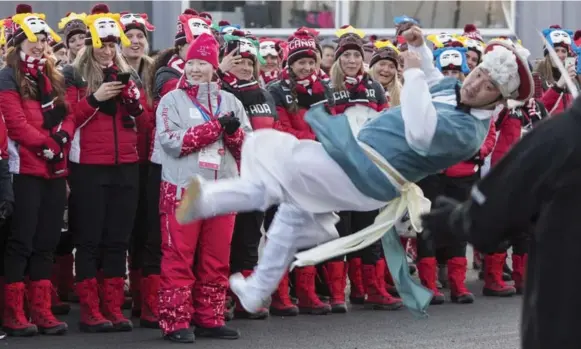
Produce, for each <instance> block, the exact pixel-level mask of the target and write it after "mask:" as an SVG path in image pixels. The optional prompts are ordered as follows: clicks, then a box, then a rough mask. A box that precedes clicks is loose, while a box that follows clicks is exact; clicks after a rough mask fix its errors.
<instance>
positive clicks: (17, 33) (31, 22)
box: [12, 4, 61, 46]
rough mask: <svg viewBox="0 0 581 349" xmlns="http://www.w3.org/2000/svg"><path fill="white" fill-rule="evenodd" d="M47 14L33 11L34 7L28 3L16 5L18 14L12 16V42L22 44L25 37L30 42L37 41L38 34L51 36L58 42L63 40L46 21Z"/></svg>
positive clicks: (15, 44) (16, 44)
mask: <svg viewBox="0 0 581 349" xmlns="http://www.w3.org/2000/svg"><path fill="white" fill-rule="evenodd" d="M45 18H46V16H45V15H44V14H43V13H32V7H31V6H30V5H26V4H20V5H18V6H17V7H16V14H15V15H14V16H12V28H13V29H12V30H13V32H14V35H13V36H12V43H13V45H14V46H18V45H20V44H21V43H22V42H23V41H24V40H25V39H28V41H30V42H37V41H38V37H37V36H36V35H37V34H45V35H46V36H47V37H48V36H50V37H52V38H53V40H55V41H56V42H59V41H61V38H60V36H58V35H57V34H56V33H55V32H54V31H53V30H52V29H51V28H50V27H49V26H48V24H46V21H45Z"/></svg>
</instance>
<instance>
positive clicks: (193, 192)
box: [176, 177, 276, 224]
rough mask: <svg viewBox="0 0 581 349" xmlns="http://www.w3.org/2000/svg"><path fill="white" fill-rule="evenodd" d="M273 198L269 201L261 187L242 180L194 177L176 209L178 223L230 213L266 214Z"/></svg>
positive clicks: (274, 200)
mask: <svg viewBox="0 0 581 349" xmlns="http://www.w3.org/2000/svg"><path fill="white" fill-rule="evenodd" d="M273 204H276V199H274V198H268V197H267V195H266V191H265V188H264V185H262V184H257V183H254V182H252V181H249V180H246V179H244V178H242V177H240V178H231V179H221V180H218V181H215V182H210V181H205V180H203V179H201V178H200V177H195V178H193V179H192V181H191V182H190V185H189V186H188V188H187V189H186V191H185V193H184V196H183V197H182V201H181V202H180V205H179V207H178V208H177V210H176V218H177V221H178V222H179V223H180V224H184V223H188V222H191V221H194V220H198V219H203V218H210V217H214V216H221V215H224V214H227V213H231V212H249V211H266V210H267V209H268V208H269V207H270V206H271V205H273Z"/></svg>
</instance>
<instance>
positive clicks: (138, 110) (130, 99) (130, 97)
mask: <svg viewBox="0 0 581 349" xmlns="http://www.w3.org/2000/svg"><path fill="white" fill-rule="evenodd" d="M140 97H141V93H140V92H139V89H138V88H137V85H135V82H133V80H129V82H128V83H127V85H125V88H124V89H123V91H121V100H122V102H123V105H125V110H126V111H127V113H129V115H131V116H133V117H136V116H139V115H141V114H142V113H143V107H142V106H141V103H140V102H139V98H140Z"/></svg>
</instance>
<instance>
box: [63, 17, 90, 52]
mask: <svg viewBox="0 0 581 349" xmlns="http://www.w3.org/2000/svg"><path fill="white" fill-rule="evenodd" d="M86 18H87V14H85V13H74V12H69V13H67V14H66V16H65V17H64V18H61V20H60V22H59V24H58V28H59V30H60V31H61V32H63V33H64V35H65V41H64V43H65V45H66V46H67V47H69V40H70V39H71V37H73V36H74V35H76V34H85V33H87V26H86V25H85V19H86Z"/></svg>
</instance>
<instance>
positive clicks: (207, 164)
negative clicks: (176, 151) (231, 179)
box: [198, 141, 224, 171]
mask: <svg viewBox="0 0 581 349" xmlns="http://www.w3.org/2000/svg"><path fill="white" fill-rule="evenodd" d="M223 155H224V148H223V147H222V142H221V141H217V142H214V143H212V144H211V145H209V146H207V147H205V148H203V149H202V150H200V151H199V152H198V166H200V168H206V169H209V170H214V171H218V170H219V169H220V164H221V163H222V156H223Z"/></svg>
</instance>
